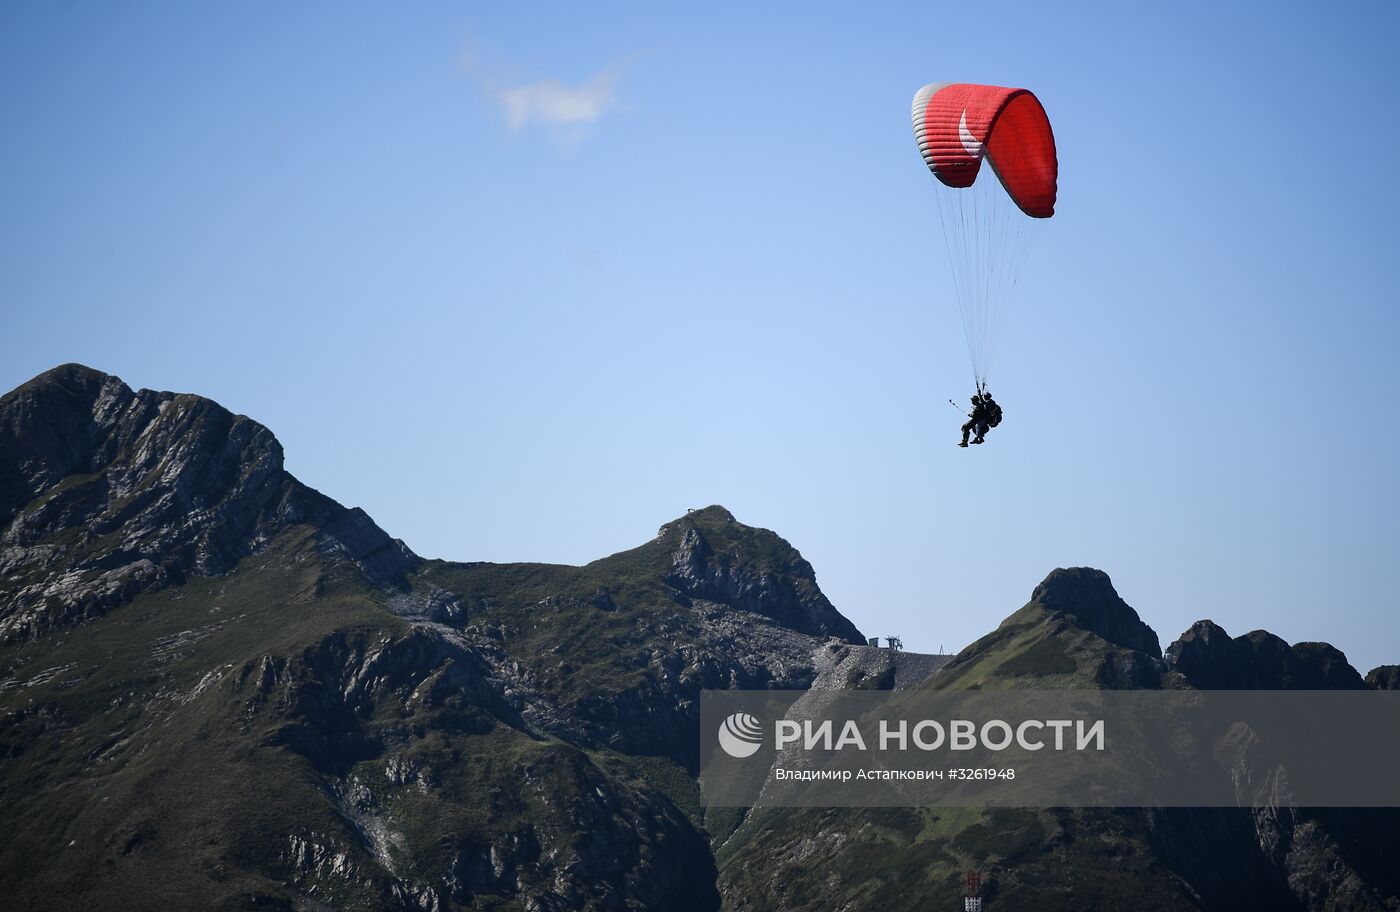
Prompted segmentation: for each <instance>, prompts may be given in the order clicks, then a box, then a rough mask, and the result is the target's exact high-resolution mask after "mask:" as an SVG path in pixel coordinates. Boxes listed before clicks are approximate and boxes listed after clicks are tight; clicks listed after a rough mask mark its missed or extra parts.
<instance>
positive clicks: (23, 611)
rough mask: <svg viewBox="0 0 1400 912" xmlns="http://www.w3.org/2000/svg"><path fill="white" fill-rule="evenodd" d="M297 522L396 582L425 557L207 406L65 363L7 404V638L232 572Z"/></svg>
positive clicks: (262, 431)
mask: <svg viewBox="0 0 1400 912" xmlns="http://www.w3.org/2000/svg"><path fill="white" fill-rule="evenodd" d="M297 523H308V524H310V525H312V526H313V527H315V529H316V531H317V537H318V541H319V542H320V544H321V546H322V547H323V549H324V550H325V551H327V552H328V553H332V554H336V555H339V556H343V557H348V558H349V559H351V560H353V561H355V562H357V563H359V564H360V565H361V567H362V569H364V570H365V571H366V572H369V573H371V574H372V575H374V576H376V577H377V578H379V579H381V580H391V579H393V578H396V577H398V576H401V575H402V573H403V572H404V571H405V570H406V569H407V568H408V567H409V566H411V565H412V564H413V563H414V562H415V561H416V558H415V557H414V556H413V555H412V553H411V552H409V551H408V549H407V548H406V547H404V546H403V544H402V543H401V542H397V541H395V540H393V539H390V538H389V536H388V535H386V534H385V533H384V532H383V531H382V530H380V529H379V528H378V527H377V526H375V525H374V523H373V522H372V521H371V520H370V519H369V517H368V516H367V515H365V514H364V512H363V511H360V510H347V509H345V508H344V507H342V506H340V505H339V504H337V503H335V502H334V501H332V500H330V499H329V498H327V497H325V496H323V495H322V494H320V493H319V492H317V491H315V490H313V489H311V488H308V487H306V486H305V485H303V484H301V483H300V482H298V481H297V480H296V479H295V478H293V477H292V476H291V475H289V474H288V473H287V472H286V470H285V469H284V468H283V462H282V447H281V444H279V443H278V442H277V439H276V437H274V436H273V434H272V432H271V431H269V430H268V429H267V428H265V427H264V426H262V425H261V424H258V423H257V422H256V421H253V420H252V419H250V418H248V417H246V416H243V415H235V414H233V413H231V412H229V411H228V410H227V409H225V408H224V407H223V406H221V405H219V404H218V403H217V402H214V401H213V400H210V399H206V398H204V397H201V396H194V395H188V394H177V393H170V392H158V391H153V390H145V389H143V390H139V391H133V390H132V389H131V388H130V387H129V386H127V385H126V384H125V383H123V382H122V381H121V380H120V379H119V378H117V377H114V376H111V375H108V374H104V373H102V372H100V371H96V370H93V369H92V368H89V367H85V366H83V365H80V364H65V365H62V366H60V367H57V368H54V369H53V370H50V371H47V372H45V373H43V374H40V375H39V376H38V377H35V378H34V379H33V380H31V381H29V382H28V383H26V384H24V385H23V386H21V387H19V388H17V389H15V390H14V391H12V392H10V393H8V394H6V395H5V396H4V397H0V606H3V607H0V638H12V637H15V636H32V635H35V634H38V633H41V632H43V631H44V630H47V629H50V628H52V627H54V626H56V625H58V624H61V623H64V622H69V621H76V620H82V619H84V618H89V617H93V616H96V615H99V614H102V613H105V612H106V611H107V610H109V609H110V608H112V607H114V606H115V605H118V604H120V603H122V602H124V601H126V600H127V599H129V598H130V597H131V596H133V595H134V594H135V593H137V592H140V591H142V590H144V589H147V588H151V587H154V586H160V585H165V584H168V583H172V582H173V583H178V582H180V581H182V580H183V579H184V578H185V576H186V575H187V574H190V573H195V574H200V575H218V574H222V573H225V572H227V571H228V570H230V569H232V568H233V566H234V565H235V564H236V563H237V562H238V561H239V560H240V559H242V558H243V557H246V556H247V555H249V554H251V553H253V552H255V551H257V550H258V549H259V548H260V547H262V546H263V545H264V544H266V543H267V542H268V541H269V540H270V539H271V538H272V537H274V536H275V535H277V534H278V533H279V532H281V531H282V530H284V529H286V528H287V527H289V526H291V525H294V524H297Z"/></svg>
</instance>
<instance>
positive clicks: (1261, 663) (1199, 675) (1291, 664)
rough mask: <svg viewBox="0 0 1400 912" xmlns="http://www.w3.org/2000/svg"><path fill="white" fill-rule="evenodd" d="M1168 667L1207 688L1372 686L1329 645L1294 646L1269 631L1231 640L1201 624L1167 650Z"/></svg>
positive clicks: (1213, 626)
mask: <svg viewBox="0 0 1400 912" xmlns="http://www.w3.org/2000/svg"><path fill="white" fill-rule="evenodd" d="M1166 661H1167V667H1168V668H1169V669H1170V670H1171V671H1173V672H1176V673H1177V674H1178V675H1180V677H1181V678H1182V679H1184V680H1185V682H1186V683H1187V684H1189V685H1190V686H1192V687H1195V688H1198V689H1201V690H1360V689H1362V688H1364V687H1366V686H1367V685H1366V682H1365V681H1363V680H1362V678H1361V675H1360V674H1359V673H1358V672H1357V671H1356V669H1354V668H1352V667H1351V664H1350V663H1348V662H1347V659H1346V656H1345V655H1343V654H1342V652H1341V651H1340V650H1338V649H1336V648H1335V647H1333V646H1330V645H1328V644H1327V643H1298V644H1296V645H1294V646H1290V645H1288V643H1287V642H1286V641H1284V640H1283V639H1281V638H1279V637H1277V636H1274V635H1273V634H1272V633H1269V632H1268V631H1266V630H1255V631H1251V632H1250V633H1247V634H1245V635H1243V636H1240V637H1234V638H1231V637H1230V635H1229V634H1228V633H1226V632H1225V630H1224V628H1222V627H1221V626H1220V625H1219V624H1216V623H1215V622H1213V621H1197V622H1196V623H1194V624H1192V625H1191V629H1189V630H1187V631H1186V632H1185V633H1183V634H1182V635H1181V636H1180V637H1179V638H1178V639H1177V640H1176V641H1175V642H1174V643H1172V644H1171V646H1169V647H1167V652H1166Z"/></svg>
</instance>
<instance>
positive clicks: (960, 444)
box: [958, 437, 967, 447]
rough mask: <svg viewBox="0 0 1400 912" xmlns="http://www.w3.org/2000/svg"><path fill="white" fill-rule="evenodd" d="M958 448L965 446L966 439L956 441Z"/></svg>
mask: <svg viewBox="0 0 1400 912" xmlns="http://www.w3.org/2000/svg"><path fill="white" fill-rule="evenodd" d="M958 446H960V447H966V446H967V438H966V437H964V438H963V439H962V440H960V441H958Z"/></svg>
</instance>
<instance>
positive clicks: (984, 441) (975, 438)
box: [972, 437, 987, 443]
mask: <svg viewBox="0 0 1400 912" xmlns="http://www.w3.org/2000/svg"><path fill="white" fill-rule="evenodd" d="M972 442H973V443H986V442H987V441H986V440H985V439H983V438H981V437H973V438H972Z"/></svg>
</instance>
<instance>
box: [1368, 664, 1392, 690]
mask: <svg viewBox="0 0 1400 912" xmlns="http://www.w3.org/2000/svg"><path fill="white" fill-rule="evenodd" d="M1366 686H1367V687H1369V688H1371V689H1372V690H1400V665H1377V666H1376V667H1375V668H1372V669H1371V670H1370V671H1368V672H1366Z"/></svg>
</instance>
